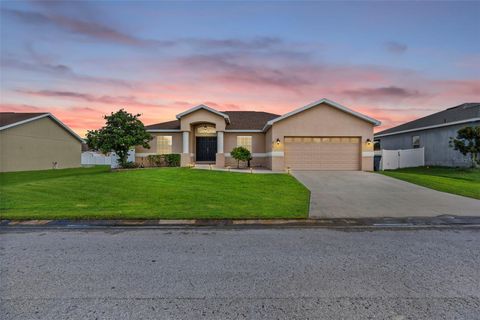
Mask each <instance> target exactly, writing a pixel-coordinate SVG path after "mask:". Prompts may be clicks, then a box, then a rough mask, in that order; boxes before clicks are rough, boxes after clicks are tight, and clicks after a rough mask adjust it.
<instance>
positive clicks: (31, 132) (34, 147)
mask: <svg viewBox="0 0 480 320" xmlns="http://www.w3.org/2000/svg"><path fill="white" fill-rule="evenodd" d="M82 142H83V140H82V138H80V137H79V136H78V135H77V134H76V133H75V132H73V131H72V130H71V129H70V128H69V127H67V126H66V125H65V124H63V123H62V122H61V121H60V120H58V119H57V118H55V117H54V116H53V115H52V114H51V113H16V112H0V172H9V171H26V170H45V169H52V168H74V167H80V159H81V151H82Z"/></svg>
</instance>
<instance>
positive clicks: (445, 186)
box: [381, 167, 480, 199]
mask: <svg viewBox="0 0 480 320" xmlns="http://www.w3.org/2000/svg"><path fill="white" fill-rule="evenodd" d="M381 173H382V174H384V175H387V176H390V177H394V178H397V179H400V180H405V181H408V182H411V183H415V184H418V185H421V186H424V187H427V188H431V189H435V190H438V191H443V192H448V193H454V194H458V195H461V196H465V197H470V198H475V199H480V169H468V168H446V167H418V168H406V169H398V170H387V171H383V172H381Z"/></svg>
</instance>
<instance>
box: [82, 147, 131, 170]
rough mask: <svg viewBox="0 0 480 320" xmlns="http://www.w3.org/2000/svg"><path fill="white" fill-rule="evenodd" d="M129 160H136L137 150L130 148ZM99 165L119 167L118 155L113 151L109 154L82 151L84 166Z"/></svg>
mask: <svg viewBox="0 0 480 320" xmlns="http://www.w3.org/2000/svg"><path fill="white" fill-rule="evenodd" d="M127 161H129V162H133V161H135V150H130V152H129V153H128V158H127ZM98 165H108V166H110V167H111V168H118V157H117V155H116V154H115V152H111V153H109V154H108V155H105V154H102V153H99V152H94V151H85V152H82V166H98Z"/></svg>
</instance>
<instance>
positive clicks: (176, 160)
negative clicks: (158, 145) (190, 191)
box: [147, 153, 180, 167]
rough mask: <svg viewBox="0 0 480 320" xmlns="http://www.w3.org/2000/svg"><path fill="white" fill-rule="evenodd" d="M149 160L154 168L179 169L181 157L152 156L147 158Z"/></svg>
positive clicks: (167, 155) (172, 155)
mask: <svg viewBox="0 0 480 320" xmlns="http://www.w3.org/2000/svg"><path fill="white" fill-rule="evenodd" d="M147 160H148V162H149V163H150V165H151V166H152V167H179V166H180V155H179V154H176V153H172V154H152V155H149V156H147Z"/></svg>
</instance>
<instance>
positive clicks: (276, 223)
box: [0, 216, 480, 229]
mask: <svg viewBox="0 0 480 320" xmlns="http://www.w3.org/2000/svg"><path fill="white" fill-rule="evenodd" d="M439 226H443V227H451V226H470V227H477V226H478V227H480V216H478V217H464V216H438V217H408V218H388V217H387V218H361V219H348V218H347V219H272V220H259V219H249V220H203V219H200V220H0V228H2V229H9V228H32V227H42V228H45V227H47V228H95V227H98V228H105V227H143V228H145V227H149V228H161V227H239V228H240V227H267V228H268V227H272V228H273V227H323V228H350V227H353V228H355V227H362V228H363V227H371V228H396V227H401V228H406V227H439Z"/></svg>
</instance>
